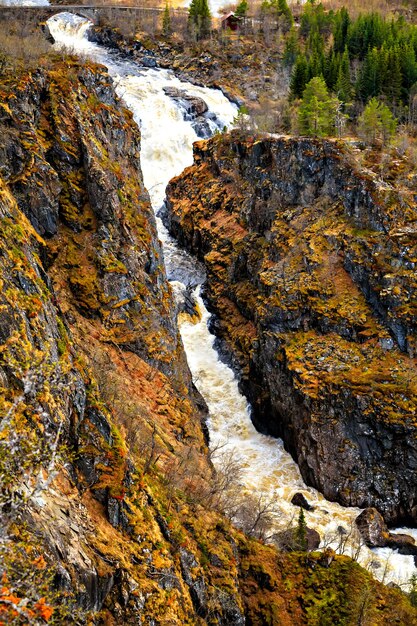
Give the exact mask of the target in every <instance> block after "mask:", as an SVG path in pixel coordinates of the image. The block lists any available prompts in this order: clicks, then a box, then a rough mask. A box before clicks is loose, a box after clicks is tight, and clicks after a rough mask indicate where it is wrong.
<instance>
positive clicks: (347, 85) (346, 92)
mask: <svg viewBox="0 0 417 626" xmlns="http://www.w3.org/2000/svg"><path fill="white" fill-rule="evenodd" d="M335 92H336V95H337V97H338V98H339V100H341V101H342V102H344V103H345V104H346V103H347V102H350V101H351V100H352V82H351V79H350V61H349V52H348V50H347V48H345V51H344V53H343V55H342V58H341V60H340V65H339V74H338V77H337V81H336V87H335Z"/></svg>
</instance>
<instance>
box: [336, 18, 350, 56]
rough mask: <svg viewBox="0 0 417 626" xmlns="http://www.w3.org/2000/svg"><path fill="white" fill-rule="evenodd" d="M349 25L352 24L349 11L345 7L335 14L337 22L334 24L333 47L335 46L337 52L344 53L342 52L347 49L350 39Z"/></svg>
mask: <svg viewBox="0 0 417 626" xmlns="http://www.w3.org/2000/svg"><path fill="white" fill-rule="evenodd" d="M349 25H350V17H349V13H348V12H347V10H346V9H345V7H343V8H342V9H340V11H338V12H337V13H336V15H335V24H334V33H333V37H334V43H333V47H334V51H335V52H340V54H342V52H343V51H344V50H345V48H346V45H347V41H348V30H349Z"/></svg>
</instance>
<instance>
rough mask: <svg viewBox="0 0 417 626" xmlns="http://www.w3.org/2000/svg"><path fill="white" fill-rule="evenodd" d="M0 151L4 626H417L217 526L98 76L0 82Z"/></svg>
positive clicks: (56, 66)
mask: <svg viewBox="0 0 417 626" xmlns="http://www.w3.org/2000/svg"><path fill="white" fill-rule="evenodd" d="M0 135H1V142H0V167H1V170H0V171H1V177H0V220H1V229H0V285H1V295H0V415H1V422H0V476H1V483H0V486H1V488H0V517H1V532H0V554H1V559H0V561H1V567H0V572H1V577H2V587H1V590H0V621H1V622H2V623H7V624H22V623H50V624H53V623H54V624H87V623H88V624H97V625H98V624H106V625H111V624H155V625H167V624H171V625H174V624H178V625H180V624H181V625H185V624H224V625H226V624H227V625H233V624H234V625H240V624H277V623H280V624H283V625H288V626H289V625H292V624H301V625H302V624H319V623H323V621H322V618H323V615H324V616H325V618H326V619H327V622H326V623H332V624H337V623H340V624H342V623H355V620H356V621H357V616H358V615H359V614H362V613H363V603H366V607H367V608H366V611H367V614H368V615H369V616H370V619H371V618H372V620H373V622H372V623H375V624H388V623H392V621H393V620H394V619H396V620H397V623H399V624H403V625H404V626H406V625H409V624H412V623H416V613H415V610H414V609H413V608H412V607H411V606H410V604H409V603H408V601H407V599H406V597H405V596H404V595H403V594H401V593H400V592H399V591H398V590H395V589H386V588H384V587H383V586H382V585H379V584H378V583H376V582H375V581H373V580H372V578H371V577H370V575H369V574H368V573H367V572H365V571H364V570H362V569H361V568H359V566H357V565H356V564H355V563H353V562H352V561H350V560H349V559H347V558H345V557H335V555H334V554H332V553H331V552H327V553H325V554H324V555H320V554H317V555H311V554H306V553H305V554H292V555H284V554H282V555H279V554H278V553H277V551H276V550H275V549H274V548H272V547H270V546H263V545H262V544H260V543H259V542H257V541H255V540H253V539H249V538H248V537H246V536H245V535H244V534H243V533H241V532H240V531H238V530H237V529H235V528H234V527H233V526H232V525H231V524H230V522H229V521H228V520H227V519H225V518H224V517H222V516H221V515H220V514H219V513H218V512H216V511H215V510H212V509H211V508H210V507H209V505H208V502H207V498H205V494H207V493H209V492H210V489H211V487H210V484H211V477H212V468H211V465H210V463H209V461H208V459H207V454H206V453H207V448H206V440H205V435H204V430H205V429H204V419H205V406H204V402H203V400H202V398H201V397H200V396H199V395H198V393H197V392H196V391H195V389H194V387H193V384H192V381H191V378H190V374H189V370H188V367H187V364H186V361H185V356H184V352H183V348H182V344H181V341H180V339H179V334H178V329H177V325H176V320H175V317H176V312H175V305H174V302H173V299H172V295H171V290H170V287H169V285H168V283H167V281H166V276H165V270H164V265H163V261H162V252H161V248H160V244H159V242H158V239H157V235H156V229H155V220H154V217H153V214H152V211H151V208H150V204H149V199H148V195H147V193H146V190H145V189H144V187H143V181H142V176H141V170H140V134H139V131H138V129H137V127H136V125H135V124H134V123H133V121H132V117H131V115H130V113H129V112H128V111H126V110H125V109H124V108H123V106H122V104H121V103H120V101H119V100H118V99H117V97H116V96H115V93H114V91H113V87H112V84H111V80H110V79H109V77H108V75H107V74H106V72H105V71H104V69H103V68H101V67H99V66H94V65H82V64H79V63H78V62H76V61H74V60H72V59H71V58H65V59H55V60H54V61H51V60H50V59H49V60H48V64H47V65H46V66H41V67H40V68H39V69H38V70H37V71H35V72H26V71H23V70H21V69H19V70H18V71H16V72H14V73H13V74H12V73H10V74H6V75H5V76H3V77H2V82H1V102H0ZM364 590H365V592H364ZM343 620H344V621H343Z"/></svg>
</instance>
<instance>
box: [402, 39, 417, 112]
mask: <svg viewBox="0 0 417 626" xmlns="http://www.w3.org/2000/svg"><path fill="white" fill-rule="evenodd" d="M400 62H401V74H402V77H403V84H402V87H403V90H402V98H403V100H404V102H406V101H407V100H408V94H409V93H410V89H411V87H412V86H413V85H414V83H415V82H416V81H417V63H416V53H415V51H414V47H413V46H412V45H411V44H410V43H409V44H407V45H405V46H404V47H403V48H401V52H400Z"/></svg>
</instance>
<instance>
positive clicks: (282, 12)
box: [277, 0, 294, 30]
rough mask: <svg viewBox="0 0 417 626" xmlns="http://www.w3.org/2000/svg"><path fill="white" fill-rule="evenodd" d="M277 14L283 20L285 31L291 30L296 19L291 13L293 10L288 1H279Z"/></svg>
mask: <svg viewBox="0 0 417 626" xmlns="http://www.w3.org/2000/svg"><path fill="white" fill-rule="evenodd" d="M277 14H278V17H280V18H281V23H282V25H283V26H284V29H285V30H288V29H289V28H291V26H292V25H293V23H294V19H293V16H292V13H291V9H290V7H289V6H288V4H287V0H277Z"/></svg>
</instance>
